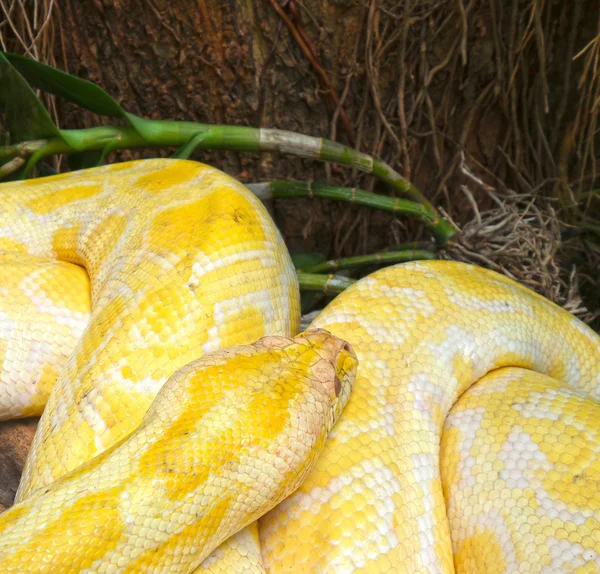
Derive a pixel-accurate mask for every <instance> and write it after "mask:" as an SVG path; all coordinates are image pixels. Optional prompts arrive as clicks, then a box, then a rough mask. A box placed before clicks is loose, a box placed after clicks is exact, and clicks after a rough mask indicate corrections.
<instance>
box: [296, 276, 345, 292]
mask: <svg viewBox="0 0 600 574" xmlns="http://www.w3.org/2000/svg"><path fill="white" fill-rule="evenodd" d="M297 275H298V284H299V286H300V290H301V291H318V292H320V293H328V294H332V293H341V292H342V291H344V290H345V289H347V288H348V287H350V286H351V285H352V284H354V283H356V281H355V280H354V279H349V278H348V277H340V276H339V275H326V274H318V273H303V272H300V271H299V272H298V273H297Z"/></svg>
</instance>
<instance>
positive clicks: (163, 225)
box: [149, 185, 265, 257]
mask: <svg viewBox="0 0 600 574" xmlns="http://www.w3.org/2000/svg"><path fill="white" fill-rule="evenodd" d="M202 238H205V239H202ZM264 240H265V234H264V230H263V226H262V224H261V221H260V218H259V215H258V213H257V212H256V206H255V205H254V204H252V203H251V202H250V200H249V198H247V197H245V196H244V195H242V194H241V193H239V192H238V191H236V190H235V189H233V188H232V187H231V186H226V185H214V186H213V187H211V193H210V194H209V195H207V196H205V197H203V198H201V199H199V200H198V201H195V202H193V203H189V204H186V205H184V206H177V207H172V208H170V209H166V210H164V211H161V212H160V213H159V214H158V215H157V216H156V217H155V218H154V220H153V233H152V234H150V235H149V247H150V248H151V249H152V251H153V252H154V253H157V254H160V255H163V256H166V257H169V256H170V255H172V253H173V252H175V253H186V254H187V252H188V249H190V248H191V247H193V249H194V252H197V251H201V252H204V253H211V252H214V251H215V248H217V249H218V253H219V254H228V253H232V252H235V251H232V250H231V248H232V247H235V249H239V246H240V245H245V249H251V248H253V247H254V246H256V242H263V241H264Z"/></svg>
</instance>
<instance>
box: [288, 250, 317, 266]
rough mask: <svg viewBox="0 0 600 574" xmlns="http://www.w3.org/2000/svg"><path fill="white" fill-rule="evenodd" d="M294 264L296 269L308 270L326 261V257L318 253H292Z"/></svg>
mask: <svg viewBox="0 0 600 574" xmlns="http://www.w3.org/2000/svg"><path fill="white" fill-rule="evenodd" d="M290 256H291V258H292V263H293V264H294V267H295V268H296V269H308V268H309V267H312V266H313V265H317V264H318V263H323V261H325V255H323V253H318V252H308V253H290Z"/></svg>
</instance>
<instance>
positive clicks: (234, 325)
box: [219, 305, 267, 348]
mask: <svg viewBox="0 0 600 574" xmlns="http://www.w3.org/2000/svg"><path fill="white" fill-rule="evenodd" d="M266 334H267V333H265V322H264V319H263V315H262V313H261V311H260V309H259V308H257V307H256V306H254V305H246V306H243V305H240V306H239V307H238V308H237V309H236V311H235V312H233V313H229V314H228V315H227V320H226V321H224V322H223V324H222V325H221V326H220V328H219V339H220V340H221V346H222V347H223V348H227V347H233V346H235V345H244V344H246V343H247V342H248V340H256V341H257V340H258V339H260V338H262V337H264V336H265V335H266Z"/></svg>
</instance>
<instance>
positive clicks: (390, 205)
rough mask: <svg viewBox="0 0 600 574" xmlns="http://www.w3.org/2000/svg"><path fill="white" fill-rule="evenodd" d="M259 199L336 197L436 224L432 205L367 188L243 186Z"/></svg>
mask: <svg viewBox="0 0 600 574" xmlns="http://www.w3.org/2000/svg"><path fill="white" fill-rule="evenodd" d="M246 187H248V188H249V189H250V190H251V191H252V192H253V193H254V194H255V195H256V196H257V197H259V198H260V199H261V200H266V199H281V198H290V197H309V198H314V197H321V198H325V199H336V200H340V201H346V202H348V203H355V204H357V205H365V206H367V207H372V208H374V209H381V210H383V211H389V212H391V213H397V214H401V215H406V216H408V217H411V218H413V219H416V220H417V221H420V222H421V223H424V224H425V225H427V226H428V227H430V228H431V230H432V231H433V232H434V233H435V231H436V226H439V221H440V220H439V216H438V215H437V213H436V212H435V211H434V210H433V208H432V207H429V206H427V205H424V204H422V203H418V202H416V201H411V200H410V199H400V198H397V197H386V196H384V195H377V194H376V193H371V192H370V191H365V190H362V189H357V188H349V187H339V186H335V185H327V184H323V183H310V182H303V181H270V182H265V183H250V184H247V186H246Z"/></svg>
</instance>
